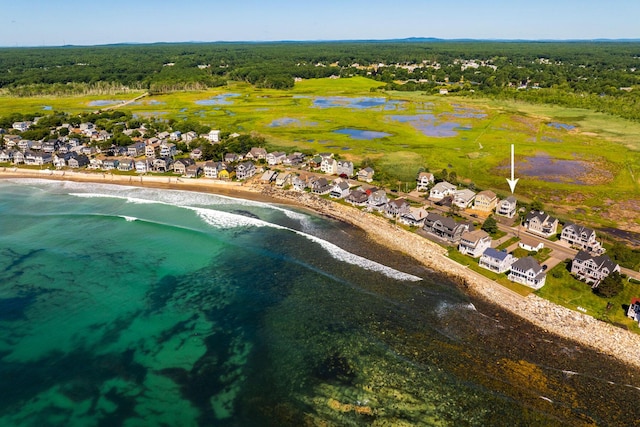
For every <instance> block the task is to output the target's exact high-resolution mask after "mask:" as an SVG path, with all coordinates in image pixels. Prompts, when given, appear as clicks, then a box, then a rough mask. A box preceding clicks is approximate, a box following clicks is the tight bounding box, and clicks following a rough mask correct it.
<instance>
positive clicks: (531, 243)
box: [518, 236, 544, 252]
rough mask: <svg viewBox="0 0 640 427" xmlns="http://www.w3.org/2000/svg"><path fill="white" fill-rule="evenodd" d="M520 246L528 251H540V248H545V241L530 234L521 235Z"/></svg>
mask: <svg viewBox="0 0 640 427" xmlns="http://www.w3.org/2000/svg"><path fill="white" fill-rule="evenodd" d="M518 247H520V248H522V249H524V250H525V251H528V252H538V251H539V250H540V249H542V248H544V243H543V242H540V241H538V240H535V239H533V238H531V237H528V236H521V237H520V241H519V242H518Z"/></svg>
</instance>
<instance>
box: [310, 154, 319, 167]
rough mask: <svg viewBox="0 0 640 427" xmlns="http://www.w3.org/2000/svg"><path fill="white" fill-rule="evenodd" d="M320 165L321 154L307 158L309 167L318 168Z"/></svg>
mask: <svg viewBox="0 0 640 427" xmlns="http://www.w3.org/2000/svg"><path fill="white" fill-rule="evenodd" d="M321 165H322V156H313V157H312V158H311V159H310V160H309V167H310V168H311V169H320V166H321Z"/></svg>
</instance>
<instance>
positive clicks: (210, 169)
mask: <svg viewBox="0 0 640 427" xmlns="http://www.w3.org/2000/svg"><path fill="white" fill-rule="evenodd" d="M30 124H31V123H30V122H17V123H14V124H13V129H15V130H17V131H18V132H23V131H25V130H27V129H28V128H29V126H30ZM63 126H68V127H69V130H70V131H71V132H70V134H69V137H62V138H57V139H53V140H47V141H30V140H26V139H22V137H21V136H20V135H19V134H15V133H13V134H8V133H4V135H3V147H2V150H0V164H1V163H4V164H13V165H15V166H17V165H20V164H24V165H32V166H40V167H47V168H48V167H53V168H56V169H71V170H75V169H89V170H95V171H102V172H104V173H109V172H110V171H114V170H118V171H120V172H132V173H133V172H134V173H137V174H147V173H166V172H172V173H173V174H175V175H179V176H181V177H184V178H192V179H195V178H202V179H215V180H227V181H228V180H238V181H248V180H251V181H252V182H255V183H261V184H264V185H273V186H276V187H278V188H283V189H290V190H292V191H308V192H311V193H313V194H316V195H319V196H325V195H326V196H328V197H329V198H331V199H340V200H343V201H344V202H345V203H349V204H351V205H353V206H356V207H360V208H361V209H363V210H364V211H366V212H371V213H374V214H375V213H377V214H379V215H384V216H386V217H387V218H389V219H390V220H393V221H395V222H396V223H399V224H404V225H406V226H409V227H413V228H415V229H417V230H419V234H421V235H422V236H424V237H425V238H429V239H431V240H434V241H436V242H438V243H440V244H443V245H445V246H449V247H450V246H455V247H457V249H458V251H460V252H461V253H462V254H464V255H467V256H469V257H472V258H476V259H478V265H479V266H480V267H482V268H484V269H486V270H488V271H491V272H493V273H497V274H506V275H507V277H508V279H509V280H511V281H513V282H516V283H520V284H522V285H526V286H528V287H530V288H533V289H540V288H541V287H543V286H544V285H545V281H546V274H547V270H548V268H547V267H549V265H541V264H540V263H539V262H538V261H537V260H536V259H535V258H534V257H532V256H525V257H522V258H517V257H515V256H513V255H512V253H511V251H509V250H506V249H502V250H498V249H497V248H496V247H497V246H498V242H497V241H496V240H493V239H492V238H491V236H490V235H489V234H488V233H487V232H486V231H484V230H482V229H479V228H478V229H476V228H475V227H474V224H473V221H471V220H456V219H454V218H452V217H451V216H447V215H446V212H448V210H447V209H446V207H451V206H455V210H456V212H458V213H459V214H461V215H459V217H461V218H465V217H471V219H473V218H486V217H488V216H489V215H493V214H495V215H496V217H498V218H502V219H503V220H505V221H506V222H507V223H508V222H509V220H511V222H513V220H514V219H515V218H516V216H517V214H518V212H517V210H518V206H517V199H516V198H515V197H514V196H510V197H507V198H504V199H502V200H499V199H498V197H497V195H496V194H495V193H494V192H493V191H490V190H485V191H480V192H478V193H475V192H474V191H472V190H470V189H468V188H462V189H459V188H458V186H457V185H454V184H451V183H448V182H446V181H440V182H436V180H435V177H434V175H433V174H432V173H429V172H420V173H418V175H417V179H416V181H417V182H416V184H417V187H416V193H417V194H420V195H421V197H420V198H416V197H413V198H408V197H396V196H397V195H398V194H397V193H396V194H388V193H387V191H386V190H384V189H382V188H377V187H376V186H374V185H372V183H373V181H374V178H373V177H374V173H375V172H374V170H373V169H372V168H370V167H365V168H362V169H359V170H357V171H356V170H355V169H354V164H353V163H352V162H351V161H347V160H339V159H335V158H334V155H333V154H332V153H319V154H317V155H315V156H305V155H303V154H302V153H299V152H296V153H292V154H286V153H284V152H267V150H266V149H264V148H261V147H254V148H251V150H250V151H248V152H247V153H226V154H225V155H224V159H223V160H222V161H206V162H204V161H200V158H201V155H202V150H201V149H200V148H195V149H193V150H192V151H191V153H190V154H189V157H184V158H176V155H177V154H178V151H177V148H176V142H178V141H183V142H185V143H187V144H189V143H190V142H191V141H193V140H196V139H197V138H204V139H206V140H208V141H209V142H210V143H211V144H216V143H218V142H219V141H220V131H219V130H212V131H210V132H209V133H208V134H206V135H198V134H196V133H195V132H187V133H185V134H181V133H180V132H178V131H174V132H161V133H158V134H157V135H156V136H155V137H152V138H147V139H144V140H140V141H136V142H134V143H133V144H131V145H129V146H127V147H112V151H111V153H110V154H113V156H110V157H107V156H106V155H104V153H101V152H100V151H99V150H98V149H97V148H96V147H95V146H94V144H86V143H84V144H83V143H80V142H79V140H78V139H76V138H74V137H73V135H74V134H81V135H83V136H85V137H87V138H89V139H90V140H91V141H104V140H108V139H109V137H110V135H109V134H108V133H107V132H105V131H98V130H97V129H95V127H94V125H93V124H92V123H81V124H80V125H79V126H78V127H74V128H71V126H70V125H63ZM234 136H237V135H233V134H232V135H231V136H230V137H234ZM414 194H415V193H414ZM419 201H422V202H423V203H420V202H419ZM559 225H560V224H559V221H558V219H557V218H554V217H553V216H551V215H549V214H548V213H546V212H543V211H530V212H528V213H526V216H525V217H524V221H523V223H522V224H521V225H519V226H517V229H518V230H520V229H522V231H523V233H522V236H520V234H519V237H520V238H519V239H518V240H519V241H518V243H517V246H518V247H520V248H522V249H525V250H526V251H528V252H529V253H532V252H537V251H539V250H541V249H542V248H543V247H544V244H545V241H547V240H546V239H550V238H552V237H555V236H558V228H559ZM558 237H559V242H558V243H559V244H561V245H564V246H565V247H566V248H571V249H573V251H572V253H574V257H573V259H572V261H571V274H572V275H574V276H575V277H576V278H577V279H579V280H582V281H584V282H586V283H587V284H589V285H591V286H592V287H593V288H595V287H597V286H598V285H599V284H600V282H601V281H602V280H603V279H604V278H605V277H607V276H608V275H610V274H611V273H613V272H620V266H619V265H618V264H616V263H615V262H613V261H612V260H611V259H610V258H609V257H608V256H607V255H606V254H605V253H604V252H605V250H604V248H603V247H602V245H601V244H600V242H599V241H598V239H597V236H596V232H595V231H594V230H593V229H590V228H587V227H584V226H581V225H578V224H572V223H566V224H564V226H563V227H562V231H561V233H560V235H559V236H558ZM510 249H511V248H510ZM627 315H628V316H629V317H630V318H632V319H634V320H636V321H638V322H639V325H640V298H634V299H633V300H632V301H631V302H630V304H629V309H628V312H627Z"/></svg>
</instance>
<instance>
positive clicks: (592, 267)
mask: <svg viewBox="0 0 640 427" xmlns="http://www.w3.org/2000/svg"><path fill="white" fill-rule="evenodd" d="M614 271H615V272H618V273H619V272H620V266H619V265H618V264H616V263H615V262H613V261H612V260H611V258H609V257H608V256H607V255H591V254H590V253H589V252H587V251H579V252H578V253H577V254H576V256H575V257H574V258H573V261H571V274H573V275H574V276H576V278H577V279H579V280H582V281H583V282H586V283H587V284H589V285H591V287H592V288H597V287H598V285H599V284H600V282H601V281H602V280H603V279H604V278H605V277H607V276H608V275H610V274H611V273H613V272H614Z"/></svg>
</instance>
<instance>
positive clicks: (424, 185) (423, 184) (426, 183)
mask: <svg viewBox="0 0 640 427" xmlns="http://www.w3.org/2000/svg"><path fill="white" fill-rule="evenodd" d="M434 182H435V177H434V176H433V174H432V173H431V172H420V173H419V174H418V177H417V178H416V184H417V186H416V189H417V190H418V191H427V190H428V189H429V187H430V186H432V185H433V183H434Z"/></svg>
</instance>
